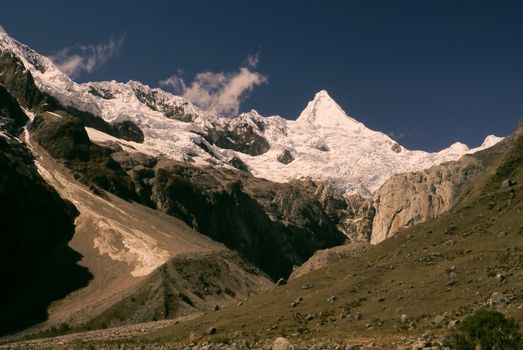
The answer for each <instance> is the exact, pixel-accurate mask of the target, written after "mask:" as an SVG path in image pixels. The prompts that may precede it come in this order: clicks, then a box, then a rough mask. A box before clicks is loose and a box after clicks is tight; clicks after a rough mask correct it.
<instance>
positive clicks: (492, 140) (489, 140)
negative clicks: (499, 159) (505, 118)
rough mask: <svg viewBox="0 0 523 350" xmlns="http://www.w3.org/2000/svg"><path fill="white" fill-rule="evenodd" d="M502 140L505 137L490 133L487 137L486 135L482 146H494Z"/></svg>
mask: <svg viewBox="0 0 523 350" xmlns="http://www.w3.org/2000/svg"><path fill="white" fill-rule="evenodd" d="M501 140H503V137H499V136H496V135H488V136H487V137H485V140H484V141H483V143H482V144H481V146H480V147H481V148H489V147H491V146H494V145H495V144H496V143H498V142H499V141H501Z"/></svg>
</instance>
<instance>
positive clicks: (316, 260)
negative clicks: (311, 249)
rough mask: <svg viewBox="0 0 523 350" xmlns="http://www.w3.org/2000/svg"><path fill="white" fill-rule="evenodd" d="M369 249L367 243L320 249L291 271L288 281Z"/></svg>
mask: <svg viewBox="0 0 523 350" xmlns="http://www.w3.org/2000/svg"><path fill="white" fill-rule="evenodd" d="M369 247H370V244H369V243H365V242H354V243H350V244H344V245H341V246H338V247H333V248H328V249H321V250H318V251H316V253H314V255H313V256H311V257H310V259H309V260H307V261H306V262H305V263H304V264H303V265H301V266H300V267H297V268H295V269H294V271H292V274H291V275H290V277H289V280H291V279H296V278H299V277H300V276H303V275H305V274H307V273H309V272H312V271H314V270H319V269H321V268H324V267H327V266H328V265H330V264H332V263H334V262H336V261H338V260H341V259H343V258H346V257H348V256H353V255H356V254H358V253H360V252H362V251H364V250H366V249H368V248H369Z"/></svg>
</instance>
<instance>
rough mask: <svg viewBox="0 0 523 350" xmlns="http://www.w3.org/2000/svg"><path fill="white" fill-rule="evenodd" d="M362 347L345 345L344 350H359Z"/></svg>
mask: <svg viewBox="0 0 523 350" xmlns="http://www.w3.org/2000/svg"><path fill="white" fill-rule="evenodd" d="M362 347H363V345H361V344H347V345H345V350H360V349H361V348H362Z"/></svg>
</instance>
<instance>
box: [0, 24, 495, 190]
mask: <svg viewBox="0 0 523 350" xmlns="http://www.w3.org/2000/svg"><path fill="white" fill-rule="evenodd" d="M4 52H7V53H8V54H13V55H14V56H16V57H18V59H19V60H18V61H16V60H15V61H13V62H15V63H14V64H16V65H19V66H22V65H23V67H24V68H25V69H27V70H28V71H29V72H30V73H31V75H32V77H33V78H34V82H35V85H36V86H37V88H38V89H39V90H41V91H42V92H44V93H48V94H49V95H51V96H53V97H55V98H56V100H57V101H58V102H59V103H60V104H61V105H63V106H71V107H74V108H75V109H78V110H81V111H85V112H89V113H91V114H93V115H95V116H99V117H101V118H103V119H104V120H105V121H106V122H108V123H113V124H116V123H121V122H124V121H131V122H132V123H133V124H135V125H136V126H137V127H138V128H140V129H141V131H142V132H143V135H144V140H143V143H136V142H127V141H124V140H119V139H116V138H115V137H113V136H110V135H107V134H104V133H103V132H101V131H99V130H94V129H91V128H87V129H88V134H89V136H90V137H91V139H92V140H93V141H95V142H109V141H110V142H119V143H121V145H122V147H123V148H124V149H125V150H127V151H130V152H142V153H146V154H150V155H155V156H159V157H167V158H171V159H176V160H183V161H190V162H194V163H195V164H198V165H212V166H228V165H232V166H236V165H233V164H238V162H241V163H242V164H243V165H242V168H243V169H248V170H249V171H250V172H251V173H252V174H253V175H255V176H258V177H263V178H267V179H269V180H273V181H278V182H286V181H289V180H292V179H300V178H309V177H310V178H313V179H319V180H322V181H329V182H330V183H332V184H334V185H336V186H338V187H340V188H342V189H344V190H345V191H346V192H348V193H354V192H358V193H361V194H364V195H368V196H370V195H371V193H372V192H374V191H376V190H377V189H378V188H379V186H380V185H381V184H383V183H384V182H385V181H386V180H387V179H388V178H389V177H390V176H391V175H392V174H395V173H399V172H408V171H416V170H421V169H424V168H428V167H430V166H432V165H434V164H438V163H441V162H444V161H450V160H455V159H458V158H459V157H461V156H462V155H464V154H466V153H473V152H475V151H478V150H480V149H483V148H486V147H490V146H492V145H493V144H495V143H496V142H498V141H499V140H501V138H498V137H495V136H488V137H487V138H486V139H485V142H484V143H483V145H481V146H480V147H477V148H473V149H470V150H469V148H468V147H467V146H466V145H464V144H461V143H456V144H454V145H452V146H451V147H449V148H448V149H445V150H443V151H440V152H436V153H428V152H423V151H410V150H408V149H406V148H404V147H402V146H401V145H399V144H398V143H397V142H395V141H394V140H392V139H391V138H390V137H388V136H387V135H385V134H384V133H381V132H378V131H373V130H370V129H369V128H367V127H366V126H365V125H363V124H362V123H360V122H359V121H357V120H355V119H353V118H351V117H350V116H349V115H348V114H347V113H346V112H345V111H344V110H343V109H342V108H341V107H340V106H339V105H338V104H337V103H336V101H334V100H333V99H332V98H331V97H330V96H329V94H328V93H327V91H325V90H322V91H319V92H318V93H317V94H316V95H315V97H314V99H313V100H312V101H310V102H309V103H308V104H307V106H306V108H305V109H304V110H303V112H302V113H301V114H300V116H299V118H298V119H297V120H296V121H290V120H286V119H283V118H281V117H279V116H271V117H265V116H262V115H260V114H259V113H258V112H257V111H256V110H251V111H250V112H247V113H242V114H240V115H239V116H238V117H237V118H233V119H229V118H223V117H220V116H218V115H215V114H213V113H210V112H207V111H204V110H201V109H200V108H198V107H197V106H195V105H193V104H192V103H190V102H189V101H187V100H186V99H185V98H183V97H180V96H175V95H172V94H170V93H168V92H166V91H163V90H161V89H158V88H153V87H149V86H147V85H145V84H143V83H140V82H137V81H129V82H127V83H122V82H116V81H105V82H88V83H82V84H78V83H75V82H74V81H72V80H71V79H70V78H69V77H68V76H67V75H66V74H64V73H63V72H61V71H60V70H59V69H58V67H57V66H55V65H54V64H53V62H52V61H51V60H50V59H49V58H47V57H45V56H43V55H40V54H38V53H37V52H35V51H34V50H32V49H30V48H29V47H27V46H25V45H23V44H20V43H18V42H17V41H16V40H14V39H12V38H10V37H9V36H8V35H7V34H5V33H0V53H1V54H2V55H3V54H4ZM0 68H1V67H0ZM232 160H235V162H234V163H232Z"/></svg>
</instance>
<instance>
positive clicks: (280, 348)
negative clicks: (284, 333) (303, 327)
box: [272, 337, 294, 350]
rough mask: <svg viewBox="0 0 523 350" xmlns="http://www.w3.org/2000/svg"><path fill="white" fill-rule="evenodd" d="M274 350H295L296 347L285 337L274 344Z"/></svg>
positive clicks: (279, 338) (277, 339)
mask: <svg viewBox="0 0 523 350" xmlns="http://www.w3.org/2000/svg"><path fill="white" fill-rule="evenodd" d="M272 350H294V346H293V345H292V344H291V343H290V342H289V341H288V340H287V338H284V337H278V338H276V340H275V341H274V344H272Z"/></svg>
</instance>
